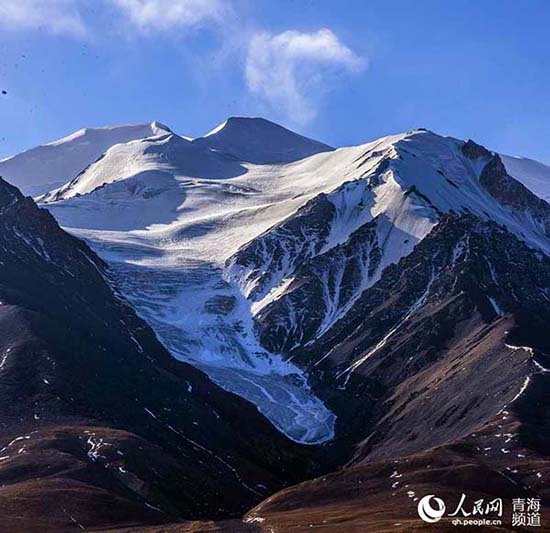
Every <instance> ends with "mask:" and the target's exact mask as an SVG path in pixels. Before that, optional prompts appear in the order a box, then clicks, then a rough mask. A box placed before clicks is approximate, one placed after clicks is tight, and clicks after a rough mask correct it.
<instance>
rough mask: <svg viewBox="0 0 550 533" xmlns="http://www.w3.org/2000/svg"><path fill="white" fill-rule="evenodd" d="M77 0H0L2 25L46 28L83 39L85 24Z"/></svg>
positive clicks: (17, 28)
mask: <svg viewBox="0 0 550 533" xmlns="http://www.w3.org/2000/svg"><path fill="white" fill-rule="evenodd" d="M79 4H80V3H79V2H78V1H76V0H0V26H1V27H3V28H4V29H7V30H21V29H44V30H47V31H49V32H51V33H54V34H59V35H70V36H74V37H83V36H85V35H86V33H87V29H86V25H85V23H84V21H83V19H82V16H81V14H80V12H79Z"/></svg>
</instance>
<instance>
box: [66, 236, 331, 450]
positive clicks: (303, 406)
mask: <svg viewBox="0 0 550 533" xmlns="http://www.w3.org/2000/svg"><path fill="white" fill-rule="evenodd" d="M71 231H72V232H73V233H74V234H76V235H77V236H79V237H81V238H84V239H86V240H87V241H88V242H89V244H90V245H91V246H93V247H94V249H95V250H96V252H98V254H99V255H100V256H101V257H102V258H103V259H105V260H106V261H108V263H109V265H110V275H111V276H112V281H113V282H114V285H115V286H116V287H117V288H118V289H119V290H120V291H121V293H122V294H123V296H124V297H125V298H126V299H127V300H128V301H129V302H130V303H131V304H132V305H133V307H134V309H135V310H136V311H137V312H138V314H140V315H141V316H142V317H143V318H144V319H145V320H146V321H147V322H148V323H149V324H150V325H151V326H152V327H153V329H154V330H155V332H156V333H157V335H158V337H159V340H160V341H161V342H162V343H163V344H164V345H165V346H166V347H167V348H168V350H169V351H170V352H171V353H172V355H174V356H175V357H176V358H177V359H180V360H183V361H187V362H190V363H191V364H193V365H194V366H196V367H198V368H200V369H201V370H203V371H204V372H205V373H207V374H208V376H209V377H210V378H211V379H212V380H213V381H214V382H215V383H216V384H218V385H219V386H220V387H222V388H224V389H225V390H228V391H230V392H233V393H235V394H238V395H239V396H242V397H244V398H246V399H248V400H249V401H251V402H252V403H254V404H255V405H256V406H257V408H258V409H259V411H260V412H261V413H263V414H264V415H265V416H266V417H267V418H268V419H269V420H270V421H271V422H272V423H273V424H274V425H275V427H277V428H278V429H279V430H280V431H281V432H283V433H285V434H286V435H287V436H288V437H289V438H291V439H292V440H295V441H297V442H300V443H304V444H319V443H322V442H325V441H327V440H330V439H332V438H333V436H334V423H335V416H334V415H333V414H332V412H330V411H329V410H328V409H327V408H326V407H325V406H324V404H323V403H322V402H321V401H320V400H319V399H318V398H317V397H316V396H315V395H314V394H313V392H311V391H310V389H309V387H308V385H307V383H306V380H305V378H304V376H303V374H302V371H301V370H300V369H299V368H298V367H296V366H294V365H293V364H291V363H290V362H286V361H284V360H283V359H282V357H281V356H280V355H277V354H271V353H268V352H267V351H266V350H264V349H262V348H261V347H260V346H259V344H258V342H257V341H256V336H255V334H254V332H253V324H252V320H251V316H250V313H249V311H247V309H248V307H249V304H248V303H247V302H246V300H245V299H244V297H243V296H242V295H241V294H240V293H239V292H238V291H237V290H236V289H235V288H234V287H232V286H231V285H229V284H228V283H227V282H226V281H224V279H223V271H222V269H221V268H220V267H219V266H217V265H215V264H212V263H211V262H209V261H203V260H196V259H189V258H188V257H187V254H186V253H185V250H177V249H176V250H166V249H160V248H156V247H151V246H150V243H147V244H146V245H144V243H142V242H141V243H140V242H136V241H132V239H131V238H130V239H129V238H128V234H125V233H123V232H102V231H93V230H92V231H90V230H75V229H72V230H71Z"/></svg>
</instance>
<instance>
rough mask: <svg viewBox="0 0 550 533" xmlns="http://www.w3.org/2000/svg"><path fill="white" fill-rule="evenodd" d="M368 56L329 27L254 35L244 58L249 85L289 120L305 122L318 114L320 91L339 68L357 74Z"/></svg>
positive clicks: (321, 91) (324, 88) (327, 87)
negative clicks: (303, 31)
mask: <svg viewBox="0 0 550 533" xmlns="http://www.w3.org/2000/svg"><path fill="white" fill-rule="evenodd" d="M365 67H366V60H365V59H364V58H361V57H360V56H358V55H357V54H356V53H355V52H353V51H352V50H351V49H350V48H348V47H347V46H346V45H345V44H344V43H342V42H341V41H340V39H338V37H337V36H336V35H335V34H334V33H333V32H332V31H331V30H330V29H328V28H323V29H320V30H318V31H316V32H311V33H302V32H298V31H285V32H283V33H280V34H277V35H273V34H270V33H267V32H261V33H256V34H254V35H253V36H252V38H251V40H250V44H249V47H248V54H247V60H246V71H245V76H246V82H247V86H248V89H249V90H250V91H251V92H252V93H253V94H256V95H258V96H259V97H260V98H262V99H263V100H265V101H266V102H267V103H268V104H269V105H270V106H271V107H272V108H274V109H275V110H278V111H279V112H282V113H283V114H284V115H285V118H287V119H288V120H291V121H293V122H295V123H298V124H305V123H307V122H310V121H311V120H312V119H313V118H315V116H316V114H317V109H316V104H317V101H318V99H319V98H320V95H321V94H322V93H323V92H324V91H326V90H328V89H329V78H330V74H331V73H332V72H334V71H335V70H345V71H349V72H359V71H361V70H363V69H364V68H365Z"/></svg>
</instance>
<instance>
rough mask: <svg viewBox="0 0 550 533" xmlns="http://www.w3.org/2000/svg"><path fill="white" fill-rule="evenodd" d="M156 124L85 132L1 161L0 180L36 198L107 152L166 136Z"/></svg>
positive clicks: (80, 131) (76, 133)
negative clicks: (121, 144) (135, 141)
mask: <svg viewBox="0 0 550 533" xmlns="http://www.w3.org/2000/svg"><path fill="white" fill-rule="evenodd" d="M167 131H169V130H168V129H167V128H166V126H163V125H162V124H160V123H158V122H153V123H151V124H136V125H130V126H112V127H106V128H85V129H82V130H79V131H77V132H75V133H73V134H71V135H69V136H67V137H64V138H63V139H59V140H58V141H54V142H52V143H49V144H45V145H43V146H37V147H36V148H32V149H30V150H27V151H25V152H22V153H20V154H17V155H15V156H13V157H9V158H7V159H3V160H1V161H0V176H2V177H3V178H4V179H5V180H7V181H9V182H10V183H13V184H14V185H16V186H17V187H18V188H19V189H21V191H22V192H23V193H24V194H28V195H32V196H38V195H40V194H44V193H46V192H48V191H50V190H52V189H54V188H56V187H59V186H61V185H63V184H64V183H65V182H67V181H69V180H72V179H73V178H74V177H75V176H76V175H77V174H79V173H80V172H81V171H82V170H83V169H84V168H86V167H87V166H88V165H89V164H91V163H93V162H94V161H95V160H96V159H97V158H98V157H100V156H101V155H102V154H103V153H104V152H105V151H106V150H107V149H108V148H110V147H111V146H113V145H115V144H118V143H125V142H128V141H131V140H134V139H140V138H144V137H150V136H153V135H160V134H165V133H166V132H167Z"/></svg>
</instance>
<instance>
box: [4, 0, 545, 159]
mask: <svg viewBox="0 0 550 533" xmlns="http://www.w3.org/2000/svg"><path fill="white" fill-rule="evenodd" d="M549 20H550V2H547V1H546V0H523V1H521V2H518V1H517V0H484V1H474V0H453V1H443V0H414V1H413V0H408V1H405V0H392V1H391V2H387V1H384V0H357V1H355V0H347V1H346V0H343V1H340V2H336V1H328V0H294V1H290V0H270V1H268V0H1V1H0V90H4V91H7V94H0V157H3V156H7V155H10V154H12V153H15V152H17V151H20V150H22V149H25V148H28V147H31V146H34V145H36V144H40V143H43V142H48V141H51V140H54V139H56V138H59V137H62V136H64V135H66V134H68V133H70V132H72V131H74V130H77V129H79V128H81V127H84V126H100V125H108V124H121V123H135V122H145V121H147V122H149V121H152V120H160V121H161V122H164V123H166V124H167V125H169V126H170V127H171V128H172V129H174V130H175V131H177V132H178V133H181V134H185V135H190V136H198V135H201V134H202V133H205V132H206V131H208V130H209V129H211V128H212V127H214V126H215V125H216V124H218V123H219V122H222V121H223V120H224V119H225V118H227V117H228V116H231V115H254V116H258V115H260V116H264V117H266V118H269V119H271V120H274V121H276V122H279V123H281V124H283V125H286V126H287V127H290V128H291V129H294V130H295V131H298V132H300V133H304V134H306V135H309V136H312V137H315V138H318V139H320V140H322V141H325V142H328V143H330V144H333V145H336V146H341V145H347V144H357V143H360V142H366V141H368V140H371V139H373V138H375V137H379V136H382V135H385V134H389V133H397V132H400V131H404V130H410V129H413V128H415V127H426V128H429V129H432V130H434V131H436V132H439V133H443V134H447V135H453V136H456V137H460V138H469V137H471V138H473V139H475V140H477V141H478V142H481V143H483V144H485V145H486V146H488V147H490V148H492V149H496V150H499V151H502V152H504V153H509V154H512V155H525V156H528V157H533V158H536V159H539V160H541V161H544V162H546V163H550V143H549V142H548V139H550V98H549V87H550V38H549V37H548V29H547V28H548V21H549Z"/></svg>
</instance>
